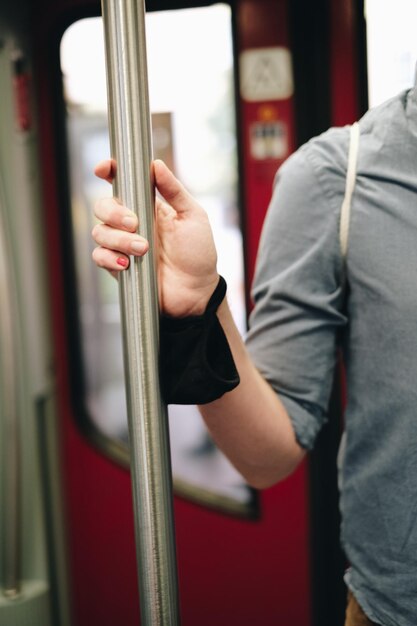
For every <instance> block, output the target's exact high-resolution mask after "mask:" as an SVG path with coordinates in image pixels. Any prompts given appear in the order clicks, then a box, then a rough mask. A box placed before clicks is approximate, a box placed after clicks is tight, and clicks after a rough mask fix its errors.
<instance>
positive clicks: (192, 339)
mask: <svg viewBox="0 0 417 626" xmlns="http://www.w3.org/2000/svg"><path fill="white" fill-rule="evenodd" d="M225 295H226V281H225V280H224V278H223V277H220V279H219V282H218V285H217V287H216V289H215V290H214V292H213V294H212V296H211V298H210V300H209V302H208V304H207V308H206V310H205V312H204V313H203V315H196V316H190V317H182V318H174V317H168V316H165V315H163V316H161V322H160V379H161V390H162V396H163V399H164V401H165V402H166V403H167V404H207V403H208V402H212V401H213V400H216V399H217V398H220V397H221V396H222V395H223V394H224V393H226V392H227V391H231V390H232V389H234V388H235V387H237V385H238V384H239V382H240V378H239V374H238V371H237V369H236V366H235V363H234V361H233V356H232V353H231V350H230V347H229V344H228V341H227V339H226V335H225V334H224V331H223V328H222V326H221V324H220V322H219V320H218V318H217V315H216V311H217V309H218V307H219V305H220V304H221V302H222V301H223V298H224V297H225Z"/></svg>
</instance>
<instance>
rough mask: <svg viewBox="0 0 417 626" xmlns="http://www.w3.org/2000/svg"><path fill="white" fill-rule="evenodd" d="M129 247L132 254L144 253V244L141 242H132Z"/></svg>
mask: <svg viewBox="0 0 417 626" xmlns="http://www.w3.org/2000/svg"><path fill="white" fill-rule="evenodd" d="M130 247H131V249H132V250H133V252H138V253H141V252H145V247H146V244H145V243H143V241H134V242H133V243H132V244H131V246H130Z"/></svg>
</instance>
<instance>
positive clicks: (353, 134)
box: [339, 122, 360, 260]
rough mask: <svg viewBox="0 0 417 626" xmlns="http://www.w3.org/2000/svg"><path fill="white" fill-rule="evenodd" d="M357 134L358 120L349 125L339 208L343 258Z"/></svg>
mask: <svg viewBox="0 0 417 626" xmlns="http://www.w3.org/2000/svg"><path fill="white" fill-rule="evenodd" d="M359 136H360V129H359V124H358V122H355V123H354V124H352V126H351V127H350V143H349V155H348V164H347V172H346V187H345V195H344V198H343V202H342V207H341V209H340V230H339V239H340V249H341V252H342V258H343V260H345V259H346V255H347V250H348V242H349V224H350V207H351V204H352V194H353V190H354V189H355V181H356V164H357V161H358V149H359Z"/></svg>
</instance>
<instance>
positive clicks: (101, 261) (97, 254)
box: [92, 247, 129, 276]
mask: <svg viewBox="0 0 417 626" xmlns="http://www.w3.org/2000/svg"><path fill="white" fill-rule="evenodd" d="M92 257H93V261H94V263H95V264H96V265H97V266H98V267H104V268H105V269H107V270H109V272H111V273H112V274H113V276H114V275H115V274H116V273H117V272H120V271H121V270H124V269H127V268H128V267H129V257H127V256H125V255H124V254H121V253H120V252H116V251H115V250H107V249H106V248H102V247H98V248H95V249H94V250H93V254H92Z"/></svg>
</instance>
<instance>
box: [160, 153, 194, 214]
mask: <svg viewBox="0 0 417 626" xmlns="http://www.w3.org/2000/svg"><path fill="white" fill-rule="evenodd" d="M153 165H154V174H155V184H156V187H157V189H158V191H159V193H160V194H161V196H162V197H163V198H164V199H165V200H166V201H167V202H168V203H169V204H170V205H171V206H172V208H173V209H175V211H176V212H177V213H187V212H188V211H190V210H191V209H193V208H195V206H196V204H197V202H196V201H195V200H194V198H193V197H192V196H191V194H190V193H188V191H187V190H186V189H185V187H184V186H183V185H182V184H181V183H180V181H179V180H178V179H177V178H176V177H175V176H174V174H173V173H172V172H171V170H170V169H169V168H168V167H167V166H166V165H165V163H164V162H163V161H161V160H159V159H157V160H156V161H154V164H153Z"/></svg>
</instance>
